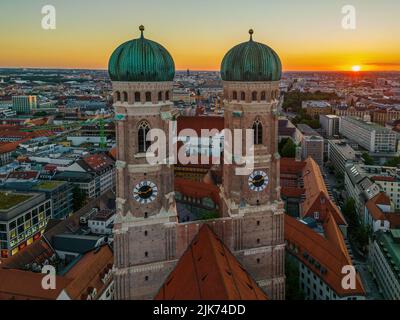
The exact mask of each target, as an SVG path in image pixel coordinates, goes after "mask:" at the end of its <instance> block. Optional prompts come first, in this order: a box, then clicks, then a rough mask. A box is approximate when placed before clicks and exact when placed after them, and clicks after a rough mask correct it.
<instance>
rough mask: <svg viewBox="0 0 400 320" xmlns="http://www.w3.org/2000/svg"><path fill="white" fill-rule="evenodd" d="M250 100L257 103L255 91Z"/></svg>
mask: <svg viewBox="0 0 400 320" xmlns="http://www.w3.org/2000/svg"><path fill="white" fill-rule="evenodd" d="M251 100H253V102H255V101H258V99H257V92H256V91H254V92H253V93H252V94H251Z"/></svg>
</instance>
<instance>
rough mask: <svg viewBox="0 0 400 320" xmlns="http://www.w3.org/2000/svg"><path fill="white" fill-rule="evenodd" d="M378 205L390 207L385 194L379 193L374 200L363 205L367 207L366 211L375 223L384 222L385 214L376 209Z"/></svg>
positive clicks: (388, 199)
mask: <svg viewBox="0 0 400 320" xmlns="http://www.w3.org/2000/svg"><path fill="white" fill-rule="evenodd" d="M379 204H381V205H386V206H390V205H391V203H390V198H389V197H388V196H387V195H386V193H384V192H380V193H379V194H378V195H376V196H375V197H374V198H372V199H371V200H369V201H368V202H367V203H366V205H365V206H366V207H367V209H368V212H369V213H370V214H371V216H372V218H373V219H374V220H375V221H383V220H386V217H385V214H384V213H383V212H382V210H381V209H380V208H379V207H378V205H379Z"/></svg>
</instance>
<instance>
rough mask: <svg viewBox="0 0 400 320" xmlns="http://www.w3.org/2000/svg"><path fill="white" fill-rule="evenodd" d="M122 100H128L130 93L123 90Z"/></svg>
mask: <svg viewBox="0 0 400 320" xmlns="http://www.w3.org/2000/svg"><path fill="white" fill-rule="evenodd" d="M122 101H123V102H128V93H127V92H126V91H124V92H122Z"/></svg>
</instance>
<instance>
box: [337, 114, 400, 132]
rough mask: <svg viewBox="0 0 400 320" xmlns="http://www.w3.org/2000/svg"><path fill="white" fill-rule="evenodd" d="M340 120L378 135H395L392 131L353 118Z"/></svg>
mask: <svg viewBox="0 0 400 320" xmlns="http://www.w3.org/2000/svg"><path fill="white" fill-rule="evenodd" d="M342 120H347V121H349V122H351V123H353V124H355V125H357V126H359V127H361V128H363V129H365V130H368V131H377V132H379V133H388V134H389V133H392V134H393V135H395V133H394V132H393V131H392V130H390V129H388V128H385V127H382V126H380V125H378V124H376V123H372V122H365V121H362V120H359V119H357V118H354V117H343V118H342Z"/></svg>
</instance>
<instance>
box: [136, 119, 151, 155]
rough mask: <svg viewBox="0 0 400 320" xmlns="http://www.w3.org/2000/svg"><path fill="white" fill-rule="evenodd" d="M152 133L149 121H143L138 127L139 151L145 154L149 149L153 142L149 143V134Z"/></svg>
mask: <svg viewBox="0 0 400 320" xmlns="http://www.w3.org/2000/svg"><path fill="white" fill-rule="evenodd" d="M149 131H150V125H149V124H148V122H147V121H142V122H141V123H140V124H139V127H138V151H139V153H145V152H146V151H147V149H149V147H150V145H151V142H150V141H147V139H146V138H147V134H148V133H149Z"/></svg>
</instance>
